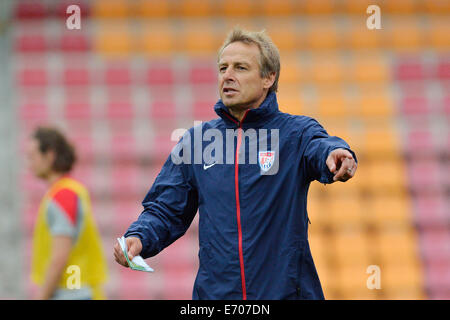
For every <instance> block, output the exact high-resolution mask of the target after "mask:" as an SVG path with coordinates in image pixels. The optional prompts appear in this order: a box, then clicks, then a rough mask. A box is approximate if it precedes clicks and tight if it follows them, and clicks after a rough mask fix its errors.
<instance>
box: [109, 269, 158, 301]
mask: <svg viewBox="0 0 450 320" xmlns="http://www.w3.org/2000/svg"><path fill="white" fill-rule="evenodd" d="M150 265H151V263H150ZM118 278H119V281H118V286H119V288H120V290H119V292H117V299H121V300H122V299H123V300H128V299H132V300H149V299H158V298H159V299H161V297H158V296H155V294H156V292H155V291H153V290H152V286H157V287H158V288H159V289H162V285H161V284H160V281H159V280H157V281H155V280H154V277H152V280H150V277H149V275H148V273H146V272H138V271H133V270H131V269H130V268H120V269H119V274H118ZM158 278H159V277H158ZM155 282H156V283H155Z"/></svg>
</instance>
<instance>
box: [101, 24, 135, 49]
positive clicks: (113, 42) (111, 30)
mask: <svg viewBox="0 0 450 320" xmlns="http://www.w3.org/2000/svg"><path fill="white" fill-rule="evenodd" d="M93 43H94V50H95V51H97V52H98V53H100V54H102V55H104V56H107V57H109V56H113V57H116V56H118V57H123V56H127V55H128V54H130V52H131V51H132V50H133V46H134V43H133V38H132V34H131V33H130V31H128V27H127V26H124V25H117V24H114V25H111V22H110V23H102V24H100V25H99V27H98V31H97V32H96V34H95V35H94V40H93Z"/></svg>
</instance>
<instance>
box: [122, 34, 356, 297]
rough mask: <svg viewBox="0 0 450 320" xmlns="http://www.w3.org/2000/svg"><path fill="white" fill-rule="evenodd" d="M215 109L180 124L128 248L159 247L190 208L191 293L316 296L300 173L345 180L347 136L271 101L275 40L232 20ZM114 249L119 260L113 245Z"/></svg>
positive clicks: (150, 251)
mask: <svg viewBox="0 0 450 320" xmlns="http://www.w3.org/2000/svg"><path fill="white" fill-rule="evenodd" d="M218 71H219V76H218V84H219V93H220V100H219V101H218V102H217V103H216V105H215V106H214V110H215V112H216V113H217V114H218V116H219V118H218V119H215V120H211V121H209V122H206V123H202V124H201V125H199V126H196V127H194V128H191V129H190V130H188V131H187V132H186V134H185V135H184V136H183V138H182V139H181V140H180V142H179V143H178V144H177V146H176V147H175V148H174V150H173V151H172V154H171V155H170V156H169V158H168V159H167V161H166V163H165V164H164V166H163V168H162V170H161V172H160V174H159V175H158V177H157V178H156V180H155V182H154V184H153V186H152V188H151V189H150V191H149V192H148V194H147V196H146V197H145V199H144V201H143V206H144V211H143V212H142V213H141V215H140V216H139V218H138V220H137V221H135V222H134V223H133V224H132V225H131V226H130V227H129V229H128V230H127V232H126V233H125V237H126V241H127V244H128V248H129V251H128V255H129V256H131V257H134V256H136V255H138V254H140V255H141V256H143V257H144V258H147V257H151V256H154V255H156V254H157V253H159V252H160V251H161V250H163V249H164V248H165V247H167V246H168V245H170V244H171V243H172V242H174V241H175V240H177V239H178V238H179V237H181V236H182V235H183V234H184V233H185V232H186V230H187V229H188V227H189V225H190V224H191V222H192V220H193V218H194V216H195V214H196V212H197V210H198V211H199V215H200V218H199V246H200V251H199V259H200V264H199V270H198V273H197V277H196V280H195V284H194V290H193V299H244V300H246V299H323V298H324V296H323V292H322V288H321V284H320V281H319V278H318V275H317V272H316V269H315V267H314V262H313V259H312V256H311V251H310V247H309V243H308V221H309V219H308V214H307V211H306V207H307V206H306V200H307V193H308V188H309V185H310V183H311V182H312V181H313V180H318V181H320V182H321V183H333V182H335V181H343V182H345V181H347V180H348V179H350V178H352V177H353V175H354V174H355V171H356V167H357V162H356V157H355V154H354V153H353V152H352V151H351V150H350V147H349V146H348V144H347V143H346V142H345V141H343V140H342V139H340V138H338V137H332V136H329V135H328V134H327V132H326V131H325V130H324V129H323V127H322V126H321V125H320V124H319V123H318V122H317V121H316V120H314V119H312V118H310V117H306V116H295V115H290V114H286V113H283V112H280V111H279V110H278V104H277V98H276V92H277V86H278V78H279V75H280V58H279V53H278V49H277V48H276V46H275V45H274V44H273V43H272V41H271V40H270V38H269V37H268V36H267V35H266V34H265V33H264V32H263V31H262V32H248V31H243V30H241V29H235V30H233V31H232V32H231V33H230V34H229V35H228V37H227V39H226V40H225V42H224V44H223V46H222V47H221V48H220V50H219V52H218ZM114 256H115V259H116V261H117V262H118V263H120V264H122V265H123V266H127V262H126V259H125V257H124V255H123V253H122V251H121V250H120V248H119V246H118V245H116V246H115V248H114Z"/></svg>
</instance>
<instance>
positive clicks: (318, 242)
mask: <svg viewBox="0 0 450 320" xmlns="http://www.w3.org/2000/svg"><path fill="white" fill-rule="evenodd" d="M312 228H314V227H312ZM310 229H311V227H310ZM308 238H309V246H310V249H311V254H312V257H313V260H314V262H315V263H316V265H326V264H327V263H328V245H327V236H326V234H325V233H323V232H316V233H314V232H311V231H310V233H309V236H308Z"/></svg>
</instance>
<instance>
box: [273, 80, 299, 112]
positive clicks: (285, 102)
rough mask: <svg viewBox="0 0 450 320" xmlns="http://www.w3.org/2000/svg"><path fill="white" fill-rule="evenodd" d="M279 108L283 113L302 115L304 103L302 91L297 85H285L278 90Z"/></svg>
mask: <svg viewBox="0 0 450 320" xmlns="http://www.w3.org/2000/svg"><path fill="white" fill-rule="evenodd" d="M277 100H278V106H279V109H280V110H281V111H282V112H287V113H290V114H295V115H302V112H303V109H304V104H305V103H304V101H303V97H302V93H301V90H300V89H299V87H298V86H295V85H284V86H280V87H279V88H278V94H277Z"/></svg>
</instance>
